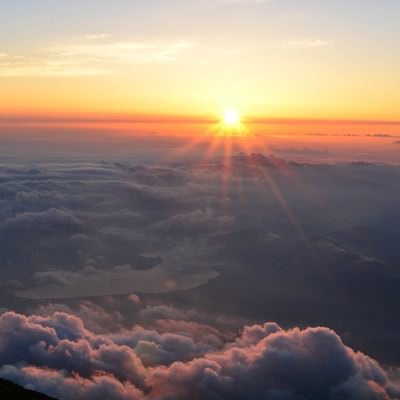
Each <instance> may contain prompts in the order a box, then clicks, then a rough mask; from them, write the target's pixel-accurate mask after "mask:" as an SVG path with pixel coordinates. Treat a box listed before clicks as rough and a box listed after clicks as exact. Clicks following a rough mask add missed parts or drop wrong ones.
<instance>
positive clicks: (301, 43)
mask: <svg viewBox="0 0 400 400" xmlns="http://www.w3.org/2000/svg"><path fill="white" fill-rule="evenodd" d="M334 43H335V42H334V41H333V40H325V39H293V40H287V41H285V42H283V43H282V47H283V48H288V49H312V48H320V47H328V46H332V45H333V44H334Z"/></svg>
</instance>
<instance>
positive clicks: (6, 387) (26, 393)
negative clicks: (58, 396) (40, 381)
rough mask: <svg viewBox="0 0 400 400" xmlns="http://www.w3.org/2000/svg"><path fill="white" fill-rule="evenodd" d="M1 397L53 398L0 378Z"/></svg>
mask: <svg viewBox="0 0 400 400" xmlns="http://www.w3.org/2000/svg"><path fill="white" fill-rule="evenodd" d="M0 393H1V399H4V400H55V399H54V398H52V397H48V396H45V395H44V394H40V393H37V392H33V391H32V390H27V389H24V388H23V387H21V386H18V385H16V384H14V383H12V382H9V381H6V380H4V379H1V378H0Z"/></svg>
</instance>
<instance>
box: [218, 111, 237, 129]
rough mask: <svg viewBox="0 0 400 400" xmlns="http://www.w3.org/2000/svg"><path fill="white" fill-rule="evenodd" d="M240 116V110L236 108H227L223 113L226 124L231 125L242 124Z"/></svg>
mask: <svg viewBox="0 0 400 400" xmlns="http://www.w3.org/2000/svg"><path fill="white" fill-rule="evenodd" d="M240 118H241V117H240V112H239V111H238V110H237V109H236V108H226V109H225V110H224V112H223V115H222V119H223V122H224V124H225V125H227V126H231V127H233V126H236V125H238V124H240Z"/></svg>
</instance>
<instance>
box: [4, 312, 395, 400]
mask: <svg viewBox="0 0 400 400" xmlns="http://www.w3.org/2000/svg"><path fill="white" fill-rule="evenodd" d="M175 323H176V328H175V329H176V331H181V332H180V333H160V332H158V331H156V330H154V329H145V328H142V327H140V326H135V327H133V328H132V329H130V330H123V331H120V332H116V333H113V334H94V333H93V332H91V331H90V330H88V329H86V327H85V326H84V322H83V321H82V320H81V319H80V318H78V317H76V316H73V315H71V314H68V313H61V312H57V311H56V312H54V313H53V314H51V315H49V316H48V317H43V316H39V315H31V316H24V315H20V314H16V313H13V312H8V313H5V314H2V315H0V343H1V347H0V360H1V361H0V376H1V377H3V378H6V379H10V380H12V381H14V382H16V383H18V384H21V385H23V386H26V387H30V388H32V389H35V390H38V391H41V392H44V393H45V394H48V395H50V396H54V397H58V398H63V399H66V400H70V399H71V400H73V399H76V398H82V399H86V400H95V399H96V400H97V399H99V398H113V399H116V400H119V399H123V400H125V399H128V398H129V399H136V398H138V399H139V398H146V399H148V400H153V399H154V400H155V399H157V400H164V399H177V400H178V399H186V398H188V397H193V398H199V399H209V398H215V399H225V400H234V399H243V398H245V397H250V398H252V399H265V398H268V399H293V400H294V399H299V398H307V399H310V400H313V399H321V398H324V399H332V400H338V399H342V400H343V399H349V400H350V399H351V400H356V399H360V400H361V399H365V398H369V399H377V400H378V399H388V400H389V399H393V400H394V399H395V398H397V397H398V396H399V395H400V385H399V383H398V382H396V381H395V380H393V379H392V378H391V377H390V376H389V374H388V373H387V372H386V371H385V370H384V369H383V368H382V367H381V366H380V365H379V364H378V363H377V362H376V361H374V360H372V359H371V358H369V357H367V356H366V355H364V354H362V353H360V352H355V351H353V350H352V349H351V348H349V347H347V346H345V345H344V344H343V342H342V341H341V339H340V338H339V336H338V335H337V334H336V333H335V332H333V331H332V330H330V329H327V328H322V327H316V328H305V329H300V328H293V329H288V330H284V329H282V328H280V327H279V326H278V325H277V324H275V323H266V324H263V325H249V326H245V327H244V329H243V331H242V333H240V334H238V335H237V337H236V339H234V340H233V341H232V342H226V343H225V344H224V343H222V342H221V337H222V335H219V337H218V334H217V335H215V332H217V331H216V330H215V329H214V328H211V327H209V328H207V326H202V325H198V324H197V325H196V324H193V325H191V323H190V322H185V323H184V325H182V322H178V321H170V322H169V325H168V326H169V327H172V326H173V325H174V324H175ZM168 329H169V328H168ZM185 332H186V333H185ZM188 332H190V333H193V332H197V334H194V335H193V337H191V336H188V335H187V333H188Z"/></svg>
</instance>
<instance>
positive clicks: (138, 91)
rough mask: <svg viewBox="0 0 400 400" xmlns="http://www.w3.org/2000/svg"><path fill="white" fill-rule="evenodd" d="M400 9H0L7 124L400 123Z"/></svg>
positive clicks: (166, 1)
mask: <svg viewBox="0 0 400 400" xmlns="http://www.w3.org/2000/svg"><path fill="white" fill-rule="evenodd" d="M399 17H400V4H399V2H398V1H396V0H380V1H377V0H376V1H374V0H354V1H351V2H349V1H345V0H337V1H324V2H321V1H317V0H265V1H263V0H201V1H196V0H185V1H180V0H149V1H146V2H144V1H128V0H115V1H113V3H112V5H110V2H108V1H105V0H96V1H94V0H83V1H77V0H71V1H68V2H64V1H57V0H55V1H54V0H53V1H51V0H35V1H32V0H17V1H12V2H1V4H0V87H1V91H0V109H1V113H2V114H5V115H21V114H24V115H59V114H75V115H76V114H85V115H87V114H91V115H96V116H98V115H103V116H104V115H110V114H124V115H130V116H137V115H152V116H159V115H163V116H164V115H174V116H200V117H204V116H206V117H215V116H216V115H219V114H220V113H221V110H223V109H224V108H226V107H236V108H238V109H239V110H240V111H241V113H242V114H243V115H246V116H248V117H258V118H283V119H291V118H306V119H307V118H311V119H321V118H322V119H325V118H328V119H350V120H385V121H387V120H390V121H393V120H395V121H397V120H400V114H399V109H398V103H399V93H400V78H399V74H398V71H399V68H400V48H399V46H400V44H399V41H398V37H399V35H400V27H399V24H398V19H399Z"/></svg>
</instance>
